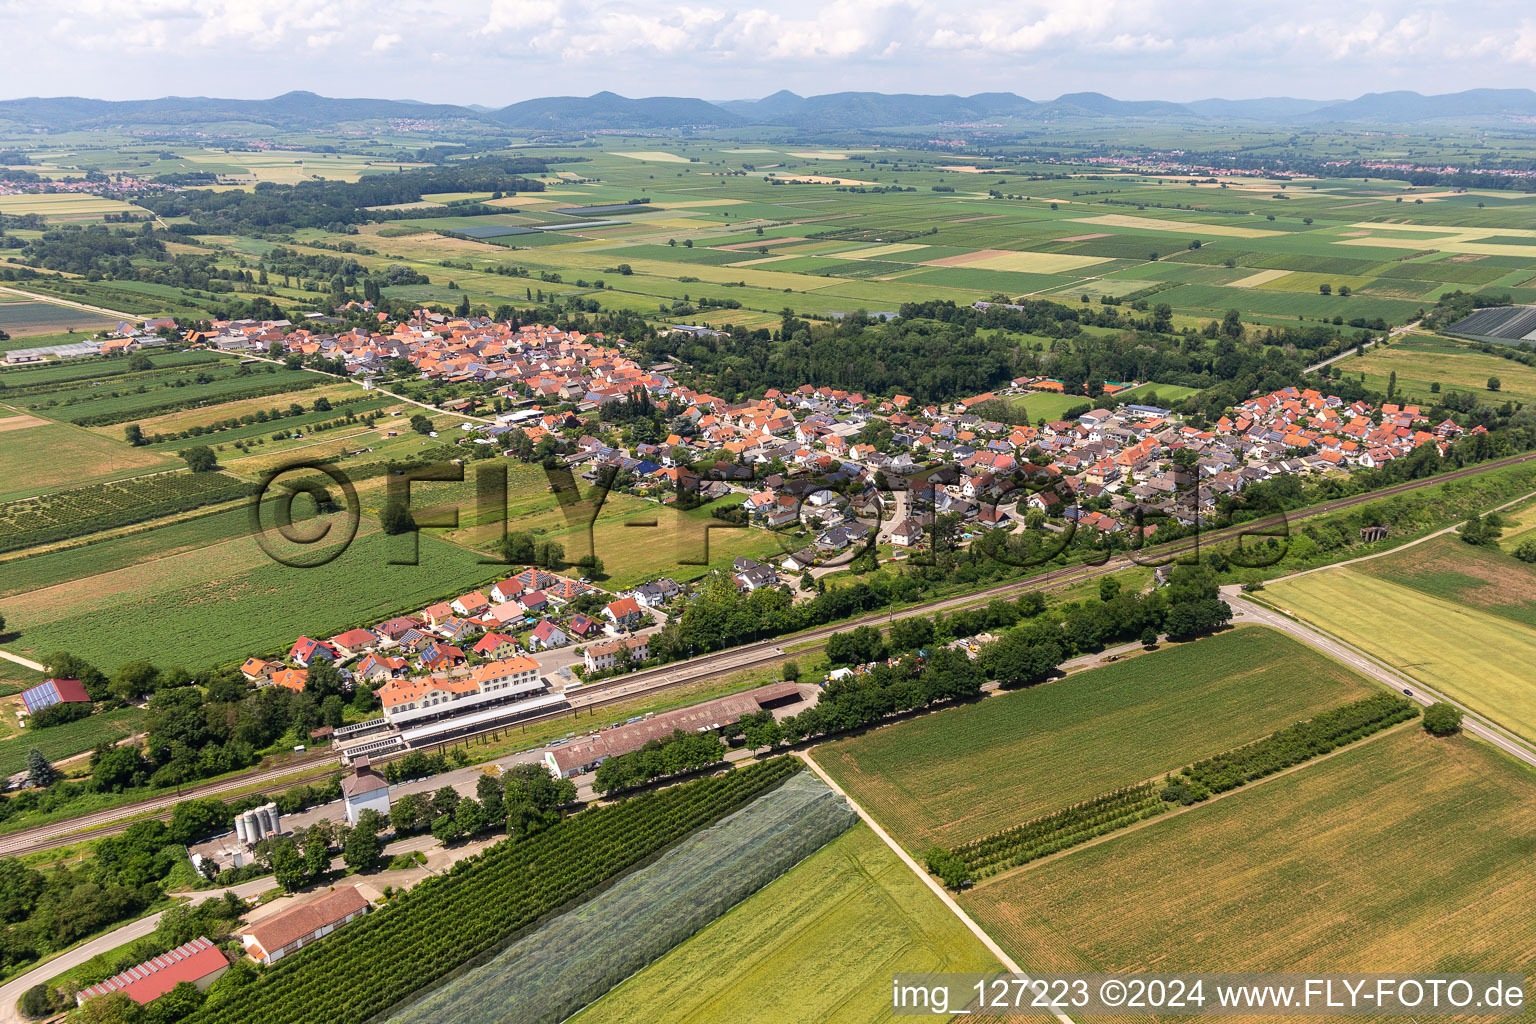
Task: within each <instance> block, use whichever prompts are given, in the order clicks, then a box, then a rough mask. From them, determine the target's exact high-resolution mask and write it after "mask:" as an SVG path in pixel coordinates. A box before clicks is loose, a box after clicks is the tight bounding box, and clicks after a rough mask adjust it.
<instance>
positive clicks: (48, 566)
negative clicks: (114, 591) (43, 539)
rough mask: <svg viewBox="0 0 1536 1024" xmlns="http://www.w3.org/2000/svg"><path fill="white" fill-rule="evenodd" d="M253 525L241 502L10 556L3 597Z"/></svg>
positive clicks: (0, 565)
mask: <svg viewBox="0 0 1536 1024" xmlns="http://www.w3.org/2000/svg"><path fill="white" fill-rule="evenodd" d="M249 531H250V511H249V509H247V508H245V507H244V505H241V506H239V507H236V508H233V509H230V510H227V511H223V512H215V513H213V514H211V515H203V516H198V517H196V518H193V519H184V520H179V521H177V522H174V523H169V524H167V525H165V526H157V527H152V528H149V529H138V530H132V531H130V532H124V533H122V534H119V535H117V536H113V537H110V538H107V539H104V540H97V541H95V542H94V543H89V544H76V545H74V546H72V547H64V548H58V549H56V550H52V551H46V552H42V553H38V554H29V555H27V556H26V557H25V558H12V559H9V560H7V561H4V562H0V598H6V597H10V596H12V595H15V594H24V593H26V592H27V591H29V590H41V589H43V588H45V587H53V586H57V585H58V584H60V583H68V582H69V581H70V580H78V579H84V578H87V577H93V576H100V575H103V574H107V573H113V572H116V571H118V570H120V569H124V568H127V567H128V566H131V565H137V564H139V563H141V562H149V561H152V560H154V559H156V558H165V557H168V556H170V555H174V554H176V553H178V552H182V551H189V550H192V549H194V548H201V547H207V546H209V545H213V544H220V543H223V542H225V541H228V540H230V539H231V538H233V537H239V536H243V535H244V534H246V533H248V532H249Z"/></svg>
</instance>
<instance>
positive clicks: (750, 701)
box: [544, 683, 801, 779]
mask: <svg viewBox="0 0 1536 1024" xmlns="http://www.w3.org/2000/svg"><path fill="white" fill-rule="evenodd" d="M800 696H801V695H800V688H799V687H798V686H796V685H795V684H794V683H774V684H772V685H770V686H760V687H758V688H757V689H755V690H748V691H747V692H746V693H737V694H732V695H731V696H729V697H721V698H719V699H718V700H712V701H707V702H705V703H703V704H696V705H694V706H693V707H688V708H680V709H679V710H677V711H669V712H667V713H666V714H661V715H654V716H652V717H650V718H646V719H642V720H641V721H638V722H629V723H627V724H625V725H620V726H616V727H615V728H612V729H604V730H603V731H602V732H597V733H593V734H592V735H590V736H583V737H581V738H580V739H575V740H571V741H570V742H569V743H565V744H562V745H559V746H553V747H551V748H550V749H549V750H547V751H545V753H544V764H545V767H547V768H548V769H549V770H550V771H551V772H552V773H553V774H554V775H555V776H556V777H557V778H562V779H568V778H571V777H572V776H574V775H581V774H582V773H584V772H589V771H592V770H593V769H595V768H596V767H597V766H598V765H600V764H602V763H603V762H604V761H606V760H608V759H609V758H610V757H618V756H620V755H621V754H628V753H632V752H634V751H636V750H639V749H640V748H641V747H643V746H645V745H646V744H647V743H649V742H651V741H652V740H664V739H666V738H667V737H669V736H671V735H672V734H673V733H674V732H676V731H677V730H679V729H681V730H682V731H683V732H708V731H711V730H714V729H723V728H725V727H726V726H728V725H731V724H733V723H735V722H738V721H740V720H741V719H743V718H745V717H746V716H748V715H755V714H757V713H758V712H759V711H763V710H765V709H768V708H774V707H780V706H783V705H785V704H791V703H794V702H796V701H798V700H800Z"/></svg>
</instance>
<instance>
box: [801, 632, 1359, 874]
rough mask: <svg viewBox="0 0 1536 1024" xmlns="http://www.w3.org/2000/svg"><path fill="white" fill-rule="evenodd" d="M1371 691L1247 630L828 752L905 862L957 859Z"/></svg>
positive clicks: (1276, 639) (1321, 661)
mask: <svg viewBox="0 0 1536 1024" xmlns="http://www.w3.org/2000/svg"><path fill="white" fill-rule="evenodd" d="M1371 692H1373V688H1372V687H1371V686H1370V685H1369V684H1368V683H1366V682H1365V681H1364V680H1363V679H1361V678H1360V677H1358V676H1356V675H1354V674H1353V673H1352V672H1349V671H1348V670H1347V669H1345V668H1344V667H1343V666H1340V665H1338V664H1336V663H1334V662H1332V661H1330V660H1328V659H1326V658H1324V657H1322V656H1321V655H1319V654H1316V653H1315V652H1313V651H1312V650H1310V649H1309V648H1307V647H1304V646H1302V645H1301V644H1299V643H1297V642H1296V641H1294V640H1291V639H1290V638H1289V637H1286V636H1284V635H1283V634H1281V633H1278V632H1275V631H1273V630H1269V629H1264V628H1254V627H1243V628H1239V629H1234V630H1231V631H1229V632H1226V633H1222V634H1219V635H1216V636H1213V637H1208V638H1206V639H1203V640H1198V641H1195V642H1194V643H1190V644H1182V645H1174V646H1169V647H1166V648H1164V649H1163V650H1161V651H1158V652H1155V653H1153V654H1149V655H1143V656H1140V657H1136V658H1133V659H1130V660H1128V661H1125V662H1122V663H1119V664H1115V665H1107V666H1104V667H1102V668H1097V669H1091V670H1089V671H1086V672H1079V673H1076V674H1074V675H1070V676H1067V677H1065V678H1063V679H1060V680H1058V681H1056V682H1053V683H1048V684H1045V685H1042V686H1037V687H1033V688H1031V689H1026V690H1021V691H1018V692H1014V693H1009V694H1004V695H1001V696H993V697H989V698H987V699H985V700H983V701H980V702H978V703H975V704H970V705H965V706H962V707H958V708H951V709H947V710H943V711H939V712H936V713H934V714H930V715H924V716H921V717H918V718H914V719H911V720H909V721H905V722H901V723H899V724H896V725H891V726H886V727H884V728H880V729H876V730H874V731H872V732H869V733H865V734H864V735H862V736H857V737H854V738H852V739H845V740H836V741H833V742H831V743H828V744H826V745H824V746H822V747H820V748H818V753H817V760H818V762H819V763H820V764H821V765H822V766H823V767H824V768H825V769H826V771H827V773H828V774H829V775H831V776H832V777H833V778H835V779H836V780H837V782H838V783H839V785H841V786H842V787H843V788H844V789H845V790H846V791H847V792H848V794H849V795H850V796H851V797H852V798H853V799H855V800H857V801H858V802H859V803H861V804H862V805H863V806H864V807H865V809H866V810H868V811H869V812H870V813H871V814H873V815H874V816H875V817H876V818H877V819H878V820H879V821H880V823H881V824H882V825H884V826H885V827H886V829H888V830H889V831H890V832H891V834H892V836H893V837H895V838H896V839H897V841H899V842H901V843H902V845H903V846H905V847H906V848H907V849H908V850H909V851H913V852H916V853H921V852H922V851H924V850H926V849H928V847H930V846H932V845H935V844H938V845H941V846H944V847H947V848H953V847H954V846H957V845H960V844H961V843H964V842H967V841H969V840H972V839H976V838H979V837H981V836H983V835H986V834H988V833H991V832H995V831H997V830H999V829H1002V828H1006V827H1007V826H1009V825H1013V824H1017V823H1019V822H1021V821H1024V820H1026V819H1028V818H1030V817H1033V816H1035V815H1038V814H1042V813H1046V812H1049V811H1054V810H1057V809H1058V808H1061V807H1064V806H1066V805H1068V804H1071V803H1075V802H1077V801H1079V800H1085V799H1087V798H1089V797H1091V796H1095V795H1097V794H1099V793H1103V792H1106V791H1109V790H1112V789H1117V788H1119V787H1121V786H1127V785H1131V784H1133V783H1137V782H1142V781H1145V780H1147V779H1150V778H1152V777H1154V776H1157V775H1160V774H1161V773H1163V772H1166V771H1170V770H1172V769H1175V768H1178V767H1181V766H1182V765H1185V764H1188V763H1190V762H1192V761H1196V760H1199V759H1200V758H1203V757H1208V756H1210V755H1212V754H1216V753H1219V752H1221V751H1224V750H1228V749H1231V748H1233V747H1237V746H1241V745H1242V744H1244V743H1247V742H1250V741H1252V740H1255V739H1258V738H1260V737H1262V736H1264V735H1266V734H1267V733H1269V732H1272V731H1274V730H1275V729H1278V728H1282V727H1284V726H1286V725H1290V724H1291V723H1292V722H1295V721H1297V720H1300V719H1304V718H1309V717H1311V716H1313V715H1314V714H1316V713H1317V712H1319V711H1322V710H1324V709H1327V708H1331V707H1334V706H1337V705H1339V704H1342V703H1344V702H1347V701H1349V700H1353V699H1358V698H1360V697H1363V696H1366V695H1368V694H1369V693H1371Z"/></svg>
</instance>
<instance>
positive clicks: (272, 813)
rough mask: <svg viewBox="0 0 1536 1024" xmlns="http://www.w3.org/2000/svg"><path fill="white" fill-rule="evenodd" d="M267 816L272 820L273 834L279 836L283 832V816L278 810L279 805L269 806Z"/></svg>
mask: <svg viewBox="0 0 1536 1024" xmlns="http://www.w3.org/2000/svg"><path fill="white" fill-rule="evenodd" d="M267 814H268V816H269V817H270V818H271V819H272V834H273V835H277V834H278V833H279V832H281V831H282V830H283V815H282V812H281V811H279V810H278V809H277V804H267Z"/></svg>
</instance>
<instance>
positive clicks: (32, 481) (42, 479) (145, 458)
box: [0, 406, 183, 501]
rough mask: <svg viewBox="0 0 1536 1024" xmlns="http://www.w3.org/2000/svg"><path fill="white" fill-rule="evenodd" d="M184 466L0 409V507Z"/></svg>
mask: <svg viewBox="0 0 1536 1024" xmlns="http://www.w3.org/2000/svg"><path fill="white" fill-rule="evenodd" d="M121 429H122V428H118V432H119V434H121ZM182 465H183V463H182V462H181V460H180V459H177V458H176V457H175V456H174V455H173V454H167V453H163V452H154V451H146V450H144V449H142V448H131V447H129V446H128V445H126V444H124V443H122V442H121V441H113V440H110V439H108V438H105V437H101V436H99V435H97V434H93V433H91V432H90V431H89V430H84V429H82V428H80V427H76V426H74V425H72V424H69V423H54V422H52V421H50V420H46V419H42V418H40V417H38V416H36V415H33V414H28V413H24V412H23V411H21V410H19V409H13V408H8V407H6V406H0V501H13V500H15V499H17V498H27V497H31V496H33V495H37V494H43V493H46V492H48V491H52V490H55V489H57V488H60V487H66V486H67V487H75V486H83V485H85V484H91V483H101V482H104V481H108V480H120V479H122V478H124V477H129V476H138V475H141V474H144V473H153V472H157V471H161V470H167V469H176V468H178V467H181V466H182Z"/></svg>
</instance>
